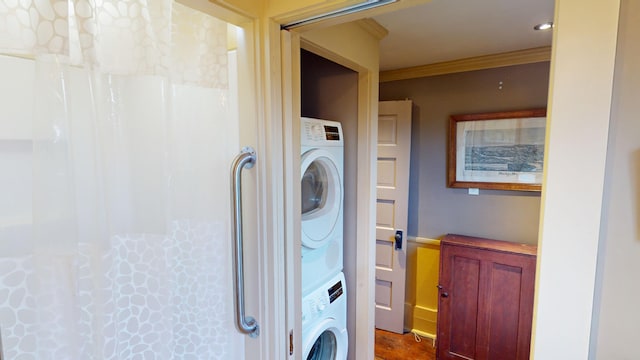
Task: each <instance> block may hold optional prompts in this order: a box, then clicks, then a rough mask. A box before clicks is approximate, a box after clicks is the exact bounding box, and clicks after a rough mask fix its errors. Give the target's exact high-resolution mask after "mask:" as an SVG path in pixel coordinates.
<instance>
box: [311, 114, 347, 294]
mask: <svg viewBox="0 0 640 360" xmlns="http://www.w3.org/2000/svg"><path fill="white" fill-rule="evenodd" d="M301 120H302V121H301V126H300V127H301V136H302V137H301V172H300V173H301V194H302V295H303V296H304V295H305V294H307V293H309V292H311V291H313V290H315V289H316V288H317V287H318V286H319V285H320V284H322V283H324V282H325V281H326V280H327V279H329V278H331V277H333V276H334V275H335V274H337V273H339V272H340V271H342V267H343V263H342V261H343V248H342V244H343V230H342V229H343V215H342V213H343V204H342V201H343V188H344V187H343V163H344V141H343V136H342V126H341V125H340V123H339V122H336V121H328V120H320V119H312V118H304V117H303V118H302V119H301Z"/></svg>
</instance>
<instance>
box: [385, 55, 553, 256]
mask: <svg viewBox="0 0 640 360" xmlns="http://www.w3.org/2000/svg"><path fill="white" fill-rule="evenodd" d="M500 82H502V89H500V88H499V85H500ZM548 84H549V63H548V62H544V63H537V64H529V65H518V66H510V67H503V68H496V69H490V70H479V71H471V72H465V73H458V74H448V75H440V76H432V77H425V78H419V79H409V80H400V81H393V82H387V83H381V84H380V100H402V99H410V100H413V104H414V106H413V124H412V138H411V179H410V185H409V199H410V200H409V225H408V232H409V235H412V236H419V237H427V238H439V237H441V236H442V235H445V234H447V233H457V234H465V235H473V236H480V237H488V238H493V239H499V240H507V241H513V242H521V243H530V244H535V243H537V237H538V221H539V211H540V194H539V193H537V192H519V191H496V190H480V195H477V196H474V195H468V193H467V189H453V188H447V186H446V170H447V156H446V151H447V137H448V133H447V131H448V119H449V116H450V115H453V114H466V113H478V112H490V111H508V110H520V109H529V108H540V107H546V104H547V92H548Z"/></svg>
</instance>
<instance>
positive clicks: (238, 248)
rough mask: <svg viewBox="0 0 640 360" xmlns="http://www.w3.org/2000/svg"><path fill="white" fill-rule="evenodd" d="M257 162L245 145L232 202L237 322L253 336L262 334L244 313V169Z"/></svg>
mask: <svg viewBox="0 0 640 360" xmlns="http://www.w3.org/2000/svg"><path fill="white" fill-rule="evenodd" d="M255 162H256V153H255V151H254V150H253V149H252V148H251V147H244V148H242V151H241V152H240V154H239V155H238V156H236V158H235V159H234V160H233V165H232V166H231V197H232V199H231V203H232V206H233V225H234V226H233V229H232V232H233V238H234V240H235V247H234V254H235V258H234V260H235V261H234V263H235V268H236V269H235V270H236V274H235V275H236V289H235V290H236V294H235V295H236V299H235V300H236V322H237V325H238V328H239V329H240V331H241V332H243V333H245V334H248V335H249V336H251V337H257V336H258V335H259V334H260V328H259V327H258V322H257V321H256V319H254V318H253V317H251V316H246V317H245V313H244V310H245V309H244V262H243V256H244V255H243V240H242V177H241V175H242V169H244V168H247V169H250V168H252V167H253V164H255Z"/></svg>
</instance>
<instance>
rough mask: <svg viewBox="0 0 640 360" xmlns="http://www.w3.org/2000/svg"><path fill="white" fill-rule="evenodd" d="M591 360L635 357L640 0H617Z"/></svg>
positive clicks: (639, 326)
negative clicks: (614, 58) (616, 25)
mask: <svg viewBox="0 0 640 360" xmlns="http://www.w3.org/2000/svg"><path fill="white" fill-rule="evenodd" d="M621 5H622V7H621V11H620V25H619V31H618V49H617V54H616V68H615V78H614V87H613V101H612V108H611V125H610V129H609V149H608V151H607V171H606V175H605V196H604V198H603V200H604V205H603V215H602V233H601V236H600V248H599V251H598V255H599V256H598V271H597V282H596V291H595V293H596V294H595V301H594V318H593V325H592V341H591V346H592V348H591V353H590V358H591V359H640V348H638V346H637V345H636V343H635V342H636V341H638V338H640V310H639V309H638V304H640V282H639V281H638V274H640V119H639V118H638V114H639V113H640V101H639V100H640V23H639V22H638V19H639V18H640V1H635V0H626V1H622V4H621Z"/></svg>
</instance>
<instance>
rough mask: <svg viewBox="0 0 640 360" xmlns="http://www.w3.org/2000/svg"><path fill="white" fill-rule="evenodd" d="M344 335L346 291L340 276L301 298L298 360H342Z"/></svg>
mask: <svg viewBox="0 0 640 360" xmlns="http://www.w3.org/2000/svg"><path fill="white" fill-rule="evenodd" d="M348 345H349V339H348V335H347V288H346V287H345V282H344V274H343V273H342V272H340V273H338V274H337V275H334V277H333V278H331V279H330V280H329V281H327V282H326V283H324V284H323V285H322V286H320V287H319V288H317V289H316V290H315V291H313V292H311V293H310V294H307V295H306V296H304V297H303V298H302V355H303V356H302V358H303V359H306V360H313V359H318V360H320V359H321V360H345V359H346V358H347V348H348Z"/></svg>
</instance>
